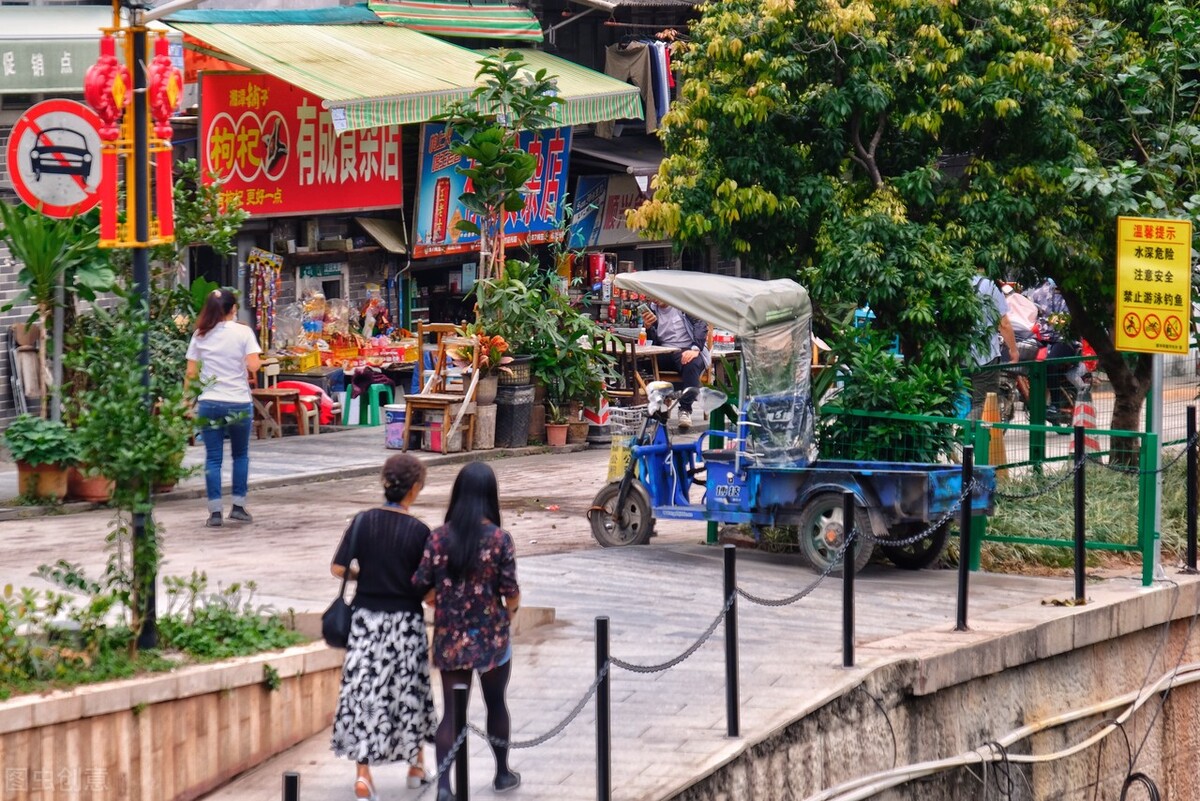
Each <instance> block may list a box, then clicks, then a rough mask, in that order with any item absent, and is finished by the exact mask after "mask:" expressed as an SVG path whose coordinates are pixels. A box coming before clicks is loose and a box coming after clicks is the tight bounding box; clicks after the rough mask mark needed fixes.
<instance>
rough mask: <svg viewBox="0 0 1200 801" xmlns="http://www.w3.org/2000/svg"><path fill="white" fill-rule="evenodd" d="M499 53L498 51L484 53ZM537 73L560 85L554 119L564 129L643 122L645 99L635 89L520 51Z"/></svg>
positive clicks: (547, 56) (569, 64) (564, 62)
mask: <svg viewBox="0 0 1200 801" xmlns="http://www.w3.org/2000/svg"><path fill="white" fill-rule="evenodd" d="M479 52H480V53H496V52H498V51H497V50H494V49H493V50H481V51H479ZM515 52H518V53H520V54H521V55H522V56H523V57H524V58H525V63H526V64H528V65H529V68H530V69H531V70H533V71H534V72H536V71H538V70H540V69H545V70H546V73H547V74H548V75H553V76H555V77H556V78H557V81H558V96H559V97H561V98H562V99H563V100H564V101H565V102H563V103H560V104H558V106H556V107H555V111H554V112H553V116H554V117H555V119H557V120H558V122H559V123H560V124H562V125H586V124H588V123H591V122H601V121H603V120H623V119H637V120H640V119H642V115H643V111H642V95H641V90H640V89H638V88H637V87H636V86H633V85H631V84H628V83H625V82H624V81H619V80H617V79H616V78H613V77H612V76H609V75H605V74H604V73H602V72H596V71H595V70H592V69H588V68H587V67H584V66H581V65H579V64H576V63H575V62H573V61H567V60H566V59H565V58H559V57H558V56H552V55H550V54H549V53H547V52H545V51H542V50H530V49H525V48H517V49H516V50H515Z"/></svg>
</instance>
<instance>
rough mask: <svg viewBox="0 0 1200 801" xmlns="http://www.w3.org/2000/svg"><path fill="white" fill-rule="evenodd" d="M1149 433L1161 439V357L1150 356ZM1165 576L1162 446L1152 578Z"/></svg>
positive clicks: (1156, 485)
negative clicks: (1163, 558)
mask: <svg viewBox="0 0 1200 801" xmlns="http://www.w3.org/2000/svg"><path fill="white" fill-rule="evenodd" d="M1150 358H1151V360H1152V362H1151V368H1150V409H1151V413H1150V433H1151V434H1155V435H1156V436H1155V442H1158V443H1161V442H1162V441H1163V357H1162V354H1161V353H1156V354H1154V355H1153V356H1151V357H1150ZM1166 577H1167V574H1166V572H1164V571H1163V566H1162V447H1161V446H1160V447H1158V448H1156V449H1155V451H1154V580H1155V581H1159V580H1160V579H1165V578H1166Z"/></svg>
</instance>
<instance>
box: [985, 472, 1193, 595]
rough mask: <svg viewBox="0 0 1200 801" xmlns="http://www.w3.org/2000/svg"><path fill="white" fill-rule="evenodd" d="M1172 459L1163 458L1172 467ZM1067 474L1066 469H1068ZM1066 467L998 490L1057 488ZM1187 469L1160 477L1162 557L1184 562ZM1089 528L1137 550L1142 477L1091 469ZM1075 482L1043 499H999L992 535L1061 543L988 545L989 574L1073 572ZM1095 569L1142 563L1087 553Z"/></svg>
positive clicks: (1094, 536)
mask: <svg viewBox="0 0 1200 801" xmlns="http://www.w3.org/2000/svg"><path fill="white" fill-rule="evenodd" d="M1172 458H1174V454H1172V453H1170V452H1167V453H1164V454H1163V459H1164V462H1170V460H1171V459H1172ZM1062 469H1068V468H1067V467H1066V466H1065V465H1064V467H1063V468H1062ZM1061 475H1062V472H1061V469H1060V470H1059V471H1056V472H1054V473H1047V475H1046V476H1044V477H1040V478H1039V477H1034V476H1019V477H1013V478H1009V479H1007V480H1002V482H1001V484H1000V491H1001V492H1004V493H1006V494H1010V495H1021V494H1027V493H1031V492H1034V491H1036V490H1038V489H1039V488H1041V487H1045V486H1048V485H1049V484H1051V483H1053V481H1054V480H1055V478H1057V477H1059V476H1061ZM1186 479H1187V466H1186V463H1185V462H1184V461H1183V460H1180V461H1177V462H1175V463H1174V464H1172V465H1171V466H1170V467H1168V468H1167V469H1166V470H1165V471H1164V472H1163V478H1162V493H1163V504H1162V551H1163V557H1164V560H1166V559H1169V558H1179V557H1180V556H1181V554H1183V552H1184V550H1185V548H1186V544H1187V488H1186V484H1187V480H1186ZM1086 481H1087V487H1086V501H1085V507H1084V508H1085V524H1086V531H1087V539H1088V540H1089V541H1094V542H1111V543H1120V544H1124V545H1135V544H1136V543H1137V539H1138V476H1137V475H1136V474H1128V473H1121V472H1116V471H1114V470H1112V469H1109V468H1107V467H1104V466H1102V465H1098V464H1089V465H1088V466H1087V473H1086ZM1074 532H1075V483H1074V480H1073V479H1068V480H1066V481H1064V482H1063V483H1062V484H1061V485H1060V486H1057V487H1055V488H1054V489H1052V490H1050V491H1049V492H1047V493H1046V494H1044V495H1040V496H1038V497H1036V498H1028V499H1023V500H1005V499H1001V498H998V499H997V503H996V513H995V515H994V516H993V517H991V518H990V519H989V521H988V533H989V534H992V535H1000V536H1011V537H1038V538H1045V539H1059V540H1062V541H1063V545H1062V546H1042V545H1024V544H1018V543H1003V542H985V543H984V545H983V555H982V560H981V562H982V566H983V567H984V569H987V570H995V571H1004V572H1021V571H1022V570H1023V569H1024V568H1026V567H1029V566H1034V567H1040V568H1051V569H1069V568H1071V567H1072V566H1073V564H1074V556H1073V551H1072V547H1073V545H1072V543H1073V537H1074ZM1087 562H1088V565H1090V566H1093V567H1095V566H1101V565H1115V564H1131V563H1132V564H1139V563H1140V562H1141V557H1140V555H1139V554H1138V553H1137V552H1119V551H1107V550H1089V551H1088V554H1087Z"/></svg>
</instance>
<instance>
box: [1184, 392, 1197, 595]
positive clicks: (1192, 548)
mask: <svg viewBox="0 0 1200 801" xmlns="http://www.w3.org/2000/svg"><path fill="white" fill-rule="evenodd" d="M1187 449H1188V450H1187V572H1189V573H1195V572H1196V474H1197V472H1200V471H1198V470H1197V463H1196V462H1197V459H1196V407H1195V406H1189V407H1187Z"/></svg>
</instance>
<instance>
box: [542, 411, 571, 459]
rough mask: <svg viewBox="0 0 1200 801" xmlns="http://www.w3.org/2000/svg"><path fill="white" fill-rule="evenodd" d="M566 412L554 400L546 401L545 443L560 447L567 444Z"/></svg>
mask: <svg viewBox="0 0 1200 801" xmlns="http://www.w3.org/2000/svg"><path fill="white" fill-rule="evenodd" d="M567 428H568V425H567V412H566V409H564V408H563V407H562V405H560V404H558V403H555V402H554V401H547V402H546V444H547V445H550V446H552V447H558V448H561V447H562V446H564V445H566V444H567Z"/></svg>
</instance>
